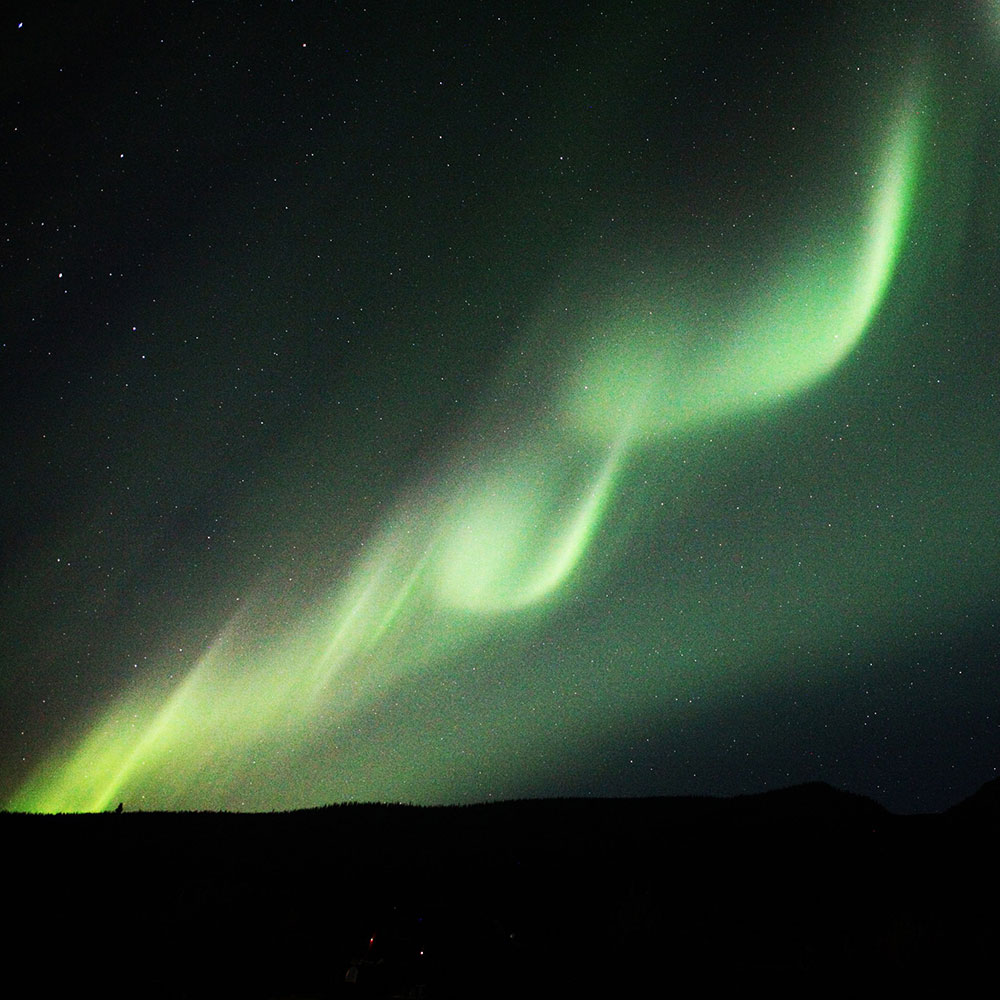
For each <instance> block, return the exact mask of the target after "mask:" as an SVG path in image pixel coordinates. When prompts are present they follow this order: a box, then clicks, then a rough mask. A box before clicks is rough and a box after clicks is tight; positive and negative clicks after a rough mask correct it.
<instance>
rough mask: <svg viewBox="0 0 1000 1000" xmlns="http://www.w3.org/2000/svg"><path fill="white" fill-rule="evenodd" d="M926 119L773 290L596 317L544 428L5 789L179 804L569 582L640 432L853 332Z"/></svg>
mask: <svg viewBox="0 0 1000 1000" xmlns="http://www.w3.org/2000/svg"><path fill="white" fill-rule="evenodd" d="M913 96H914V95H912V94H911V98H912V97H913ZM920 131H921V112H920V108H919V101H917V100H915V99H911V100H910V102H909V103H908V106H907V107H906V109H905V110H904V111H902V112H901V113H899V115H898V116H897V118H896V120H895V122H894V124H893V126H892V128H891V129H890V132H889V134H888V136H887V138H886V139H885V140H884V142H883V148H882V153H881V158H880V159H881V162H880V164H879V166H878V168H877V174H876V176H874V177H873V178H872V185H871V192H872V198H871V202H870V204H869V205H868V206H866V208H867V214H866V215H864V217H863V221H862V222H861V223H860V224H857V225H856V231H855V232H853V233H851V232H849V231H847V232H845V231H844V230H843V228H841V230H840V231H839V232H838V233H837V237H836V239H835V240H831V241H828V243H827V245H826V247H825V249H824V250H823V252H822V254H821V255H820V256H814V257H812V259H806V260H801V259H799V260H798V262H797V264H796V268H797V272H796V273H789V272H788V270H787V269H786V270H785V272H784V273H782V274H781V275H780V276H779V277H778V279H777V280H775V281H774V282H773V283H772V285H771V288H770V290H769V293H768V294H767V296H766V297H765V298H764V300H763V301H762V302H760V303H758V304H750V305H748V306H747V307H746V308H745V309H744V311H743V314H742V315H737V316H736V317H735V318H734V317H728V318H726V317H718V318H715V319H713V320H712V328H711V330H710V331H708V336H705V337H704V338H703V341H701V342H699V341H693V340H692V339H691V336H690V321H689V320H686V319H684V318H677V319H675V318H674V317H672V316H670V315H669V314H666V313H665V314H663V315H660V314H656V315H649V312H648V310H645V311H644V310H636V311H635V314H634V315H632V316H628V315H625V316H624V318H620V319H618V320H617V321H615V322H613V323H612V325H611V326H610V327H608V328H606V329H602V330H600V331H598V332H597V333H596V334H595V335H594V336H592V337H591V338H590V340H589V347H588V348H587V350H586V351H585V352H584V354H583V356H582V357H581V359H580V361H579V363H578V364H577V365H576V366H575V368H573V366H572V359H570V361H571V364H570V367H571V368H572V369H573V370H572V375H571V377H570V378H569V379H567V380H566V383H565V384H564V386H563V387H562V389H561V391H560V392H559V393H557V398H556V400H555V401H554V402H553V404H552V407H551V411H550V412H554V419H553V420H552V421H551V425H550V426H549V427H548V428H546V429H545V430H543V431H539V430H538V429H536V428H531V427H528V428H525V429H524V431H523V435H522V437H521V440H522V441H523V442H524V443H522V444H520V445H515V446H513V447H507V448H506V449H505V450H503V451H500V452H498V453H497V454H495V455H493V456H490V457H486V456H480V460H479V462H478V464H477V465H475V466H473V467H472V468H466V469H465V470H463V471H460V472H458V473H456V474H454V475H453V476H451V478H450V479H446V481H445V482H444V484H443V485H442V486H441V487H440V489H439V490H436V491H433V492H432V493H431V495H429V496H427V497H424V498H423V499H422V500H420V501H419V502H415V503H411V504H408V505H400V507H399V509H398V510H397V511H396V513H395V515H394V516H393V517H392V518H390V519H389V520H388V521H387V523H386V525H385V526H384V528H383V530H382V531H381V532H380V533H379V534H378V535H376V536H375V537H374V538H373V539H371V540H370V541H369V543H368V544H367V545H366V546H364V553H365V554H364V555H363V557H361V558H358V559H357V561H356V563H355V565H354V566H353V568H352V569H351V570H350V572H349V573H348V574H347V575H346V578H345V582H344V583H343V585H342V586H340V587H338V588H337V589H336V590H335V591H334V593H333V595H332V596H331V598H330V600H329V601H328V603H327V604H326V606H324V607H323V608H321V609H319V610H318V611H316V612H314V613H312V614H310V615H309V616H308V617H306V618H304V619H303V620H300V621H299V622H297V623H296V625H295V626H294V627H291V628H289V629H287V630H286V632H285V633H284V634H281V635H279V636H277V637H274V638H271V639H268V640H264V641H253V640H251V642H249V643H247V642H245V641H244V640H243V633H244V631H246V630H248V628H249V627H250V625H252V623H248V622H246V621H244V620H242V619H235V620H233V621H232V622H231V623H230V625H229V626H228V627H227V629H226V630H224V632H223V633H222V634H221V635H220V636H219V637H218V638H217V639H216V641H215V642H214V643H213V645H212V646H211V647H210V648H209V649H208V651H207V652H206V653H205V654H204V655H203V656H202V657H201V658H200V659H199V660H198V662H197V663H196V664H195V665H194V667H193V668H192V669H191V670H190V672H189V674H188V676H187V677H186V678H185V679H184V681H183V682H182V683H181V684H180V685H179V686H177V688H176V689H175V690H174V691H172V692H170V693H169V694H167V695H166V696H164V695H163V694H162V692H147V693H145V694H142V695H139V696H137V697H134V698H132V699H130V700H128V699H126V701H125V703H123V704H120V705H118V706H117V707H116V708H115V709H114V710H112V711H109V712H108V713H107V714H106V715H105V717H104V718H103V719H102V720H100V721H99V722H98V723H97V724H95V725H94V726H93V727H92V728H91V730H90V732H89V733H88V734H87V735H86V736H85V737H84V738H83V740H82V741H81V742H80V744H79V745H78V746H77V747H76V748H75V750H73V752H72V753H71V754H70V755H69V756H68V758H66V759H64V760H62V761H60V762H53V763H50V764H49V765H48V766H44V767H42V768H40V769H39V770H38V771H37V772H36V773H35V774H34V775H33V776H32V778H31V779H30V780H29V782H28V783H27V784H26V785H25V786H24V787H23V788H22V789H21V790H20V791H19V792H18V794H17V795H16V796H15V797H14V799H13V800H12V801H11V802H10V803H9V807H10V808H13V809H22V810H28V811H38V812H61V811H96V810H101V809H105V808H107V807H108V806H109V805H110V804H113V803H114V802H115V801H117V800H118V799H120V798H121V799H128V800H129V801H135V800H138V799H140V798H141V796H142V794H143V793H145V792H149V793H150V796H149V797H150V798H152V799H155V800H156V801H157V802H162V803H164V804H169V805H173V806H183V805H185V804H187V802H188V801H189V800H188V799H187V795H188V793H189V791H190V789H192V788H193V787H195V786H196V785H203V784H206V783H207V784H209V785H211V783H212V775H213V774H219V773H223V772H224V771H225V770H226V767H227V762H230V761H235V760H236V759H237V757H238V755H241V754H242V755H244V756H245V754H246V752H247V749H248V748H250V747H251V746H254V745H259V744H260V743H261V742H262V741H263V742H269V743H272V744H275V745H277V744H280V743H282V741H287V740H289V739H290V738H292V737H294V736H295V735H296V734H297V733H301V732H303V731H304V730H306V729H307V728H308V727H309V726H310V724H311V723H312V722H313V721H314V720H316V719H317V718H318V717H320V716H322V717H323V719H324V720H326V721H329V720H330V719H331V718H338V717H339V718H345V719H346V718H349V716H350V714H351V713H352V712H353V711H355V710H357V709H358V708H359V707H362V706H364V705H365V704H369V703H371V702H372V701H374V700H376V699H378V698H379V697H380V696H382V694H383V692H384V690H385V689H386V688H387V687H389V686H390V685H392V684H393V682H394V681H395V680H398V679H399V678H401V677H403V676H406V675H410V674H413V673H414V672H418V671H427V670H429V669H431V668H432V667H433V666H434V665H435V664H442V663H444V662H446V661H447V660H449V659H450V658H451V657H453V656H454V655H456V654H457V653H460V652H461V650H462V649H463V648H466V647H469V646H470V645H472V644H473V643H475V642H476V641H477V640H479V639H480V638H482V637H483V636H484V635H485V634H486V633H487V631H488V630H489V629H490V628H491V627H492V625H493V623H495V622H496V619H497V616H498V615H501V616H502V615H512V614H515V613H518V612H523V611H524V610H526V609H528V608H530V607H532V606H539V605H542V604H543V603H544V602H546V601H550V600H553V599H555V598H556V597H558V596H559V594H560V593H561V592H562V591H563V590H564V589H565V586H566V584H567V582H568V581H569V579H570V577H571V576H572V574H573V572H574V570H575V569H576V568H577V566H578V565H579V564H580V562H581V560H582V559H583V558H584V556H585V554H586V553H587V552H588V549H589V548H590V544H591V541H592V539H593V537H594V535H595V532H596V531H597V529H598V527H599V525H600V524H601V521H602V519H603V518H604V517H605V515H606V514H607V513H608V511H609V509H610V508H611V507H612V505H613V502H614V500H615V496H616V489H617V486H618V483H619V481H620V478H621V475H622V473H623V472H624V470H625V469H626V467H627V464H628V462H629V459H630V455H632V454H634V453H635V452H636V450H637V449H638V448H639V447H649V445H650V443H651V442H652V443H654V444H655V442H656V440H657V439H658V438H661V437H663V436H665V435H669V434H672V433H674V432H676V431H679V430H683V429H691V428H694V429H697V428H700V427H710V426H712V425H713V424H714V423H716V422H718V421H719V420H722V419H725V418H727V417H730V416H732V415H736V414H742V413H746V412H749V411H752V410H754V409H756V408H760V407H764V406H767V405H768V404H773V403H774V402H776V401H778V400H781V399H786V398H788V397H790V396H791V395H793V394H794V393H796V392H799V391H801V390H802V389H804V388H806V387H807V386H809V385H811V384H813V383H815V382H816V381H817V380H818V379H820V378H822V377H823V376H824V375H826V374H827V373H828V372H830V371H831V370H832V369H833V368H835V367H836V366H837V365H838V364H839V363H840V362H841V361H842V360H843V359H844V358H845V357H846V356H847V355H848V354H849V353H850V352H851V351H852V349H853V348H854V347H855V346H856V345H857V343H858V342H859V340H860V339H861V337H862V336H863V334H864V332H865V329H866V328H867V326H868V325H869V323H870V321H871V319H872V317H873V316H874V314H875V313H876V311H877V310H878V308H879V305H880V303H881V301H882V299H883V296H884V294H885V292H886V289H887V288H888V286H889V283H890V281H891V279H892V276H893V273H894V270H895V267H896V263H897V260H898V257H899V254H900V246H901V243H902V239H903V236H904V234H905V231H906V225H907V218H908V215H909V211H910V206H911V202H912V198H913V189H914V185H915V178H916V174H917V170H918V161H919V139H920ZM680 329H684V330H685V337H684V339H683V340H680V339H679V338H677V337H675V336H674V335H673V334H672V331H674V330H680ZM720 331H721V335H720ZM702 342H703V343H707V344H708V347H707V348H706V347H702V346H701V343H702ZM554 470H555V471H554Z"/></svg>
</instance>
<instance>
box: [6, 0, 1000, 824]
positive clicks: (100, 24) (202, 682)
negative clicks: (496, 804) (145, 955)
mask: <svg viewBox="0 0 1000 1000" xmlns="http://www.w3.org/2000/svg"><path fill="white" fill-rule="evenodd" d="M21 6H22V8H23V9H22V12H21V14H20V15H18V16H14V17H11V16H10V15H8V16H7V19H6V20H5V21H4V22H3V23H2V25H0V101H2V106H0V136H2V138H0V184H2V186H0V191H2V197H0V207H2V230H0V239H2V243H0V290H2V294H0V320H2V327H0V335H2V354H0V359H2V362H0V363H2V378H3V382H2V391H3V414H4V417H3V421H2V428H3V430H2V433H3V441H2V451H0V468H2V505H3V508H2V513H3V517H2V536H0V543H2V546H3V548H2V552H3V556H2V568H0V572H2V616H0V625H2V628H0V637H2V644H3V646H2V661H0V662H2V673H0V685H2V686H0V803H5V804H6V805H7V807H8V808H17V809H30V810H41V811H65V810H98V809H105V808H109V807H113V806H114V805H116V804H117V803H118V802H119V801H123V802H124V803H125V806H126V808H144V809H154V808H171V809H172V808H179V809H195V808H197V809H247V810H251V809H252V810H268V809H286V808H293V807H301V806H313V805H320V804H324V803H328V802H337V801H344V800H382V801H407V802H416V803H452V802H469V801H481V800H488V799H501V798H516V797H526V796H565V795H601V796H612V795H613V796H618V795H677V794H685V795H686V794H710V795H732V794H740V793H752V792H759V791H764V790H767V789H771V788H776V787H780V786H785V785H789V784H792V783H797V782H804V781H811V780H822V781H827V782H830V783H831V784H834V785H837V786H839V787H842V788H845V789H849V790H852V791H855V792H861V793H864V794H867V795H870V796H873V797H874V798H876V799H877V800H878V801H880V802H882V803H883V804H884V805H886V806H888V807H889V808H891V809H894V810H897V811H903V812H913V811H916V812H922V811H931V810H937V809H941V808H944V807H947V806H948V805H951V804H952V803H954V802H957V801H958V800H960V799H961V798H962V797H964V796H966V795H968V794H970V793H971V792H973V791H974V790H975V789H976V788H978V787H979V786H980V785H981V784H982V783H983V782H985V781H987V780H989V779H990V778H993V777H995V776H996V774H997V766H998V762H1000V707H998V706H1000V629H998V628H997V621H998V617H1000V572H998V571H1000V500H998V484H1000V395H998V389H1000V330H998V325H1000V319H998V317H1000V286H998V280H997V275H998V274H1000V267H998V263H997V257H998V249H997V248H998V240H1000V155H998V150H1000V117H998V113H1000V112H998V109H1000V4H996V3H989V2H985V0H983V2H976V3H969V4H954V3H945V2H940V3H912V4H911V3H905V2H902V3H897V4H888V3H881V2H877V3H876V2H871V3H851V2H847V3H838V4H801V3H788V4H782V3H776V4H764V3H759V4H758V3H736V2H731V3H727V2H692V3H684V4H673V3H611V4H606V5H600V4H596V5H591V4H580V5H575V4H571V5H568V6H567V5H565V4H560V5H546V4H541V3H539V4H524V5H515V6H516V7H517V9H516V10H513V11H512V10H511V9H510V8H511V5H509V4H500V5H493V4H488V3H468V4H466V3H461V2H459V3H455V2H452V3H449V4H400V5H398V6H396V5H389V4H380V3H374V4H369V5H368V6H367V7H365V6H363V5H361V4H355V3H342V4H337V3H318V2H317V3H304V2H280V3H279V2H274V3H263V4H260V5H251V4H246V3H201V2H199V3H174V4H142V3H91V4H39V3H31V4H22V5H21ZM394 8H395V9H394ZM814 8H815V9H814ZM570 12H572V16H571V13H570ZM19 22H20V23H19Z"/></svg>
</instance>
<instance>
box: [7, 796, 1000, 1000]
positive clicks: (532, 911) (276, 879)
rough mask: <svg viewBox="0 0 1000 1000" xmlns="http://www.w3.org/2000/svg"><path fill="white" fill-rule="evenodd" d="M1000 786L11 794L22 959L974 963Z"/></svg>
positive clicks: (429, 987)
mask: <svg viewBox="0 0 1000 1000" xmlns="http://www.w3.org/2000/svg"><path fill="white" fill-rule="evenodd" d="M998 809H1000V794H998V788H997V786H996V783H994V784H993V785H990V786H987V787H986V788H985V789H984V790H983V791H982V792H981V793H979V795H978V796H976V797H974V798H973V799H972V800H970V801H969V802H968V803H966V804H963V806H962V807H959V808H957V809H955V810H952V811H950V812H949V813H947V814H945V815H943V816H932V817H897V816H892V815H890V814H888V813H886V812H885V811H884V810H883V809H881V808H880V807H879V806H878V805H876V804H875V803H873V802H871V801H869V800H867V799H863V798H858V797H856V796H852V795H847V794H844V793H841V792H837V791H835V790H834V789H831V788H829V787H827V786H824V785H809V786H804V787H800V788H794V789H789V790H787V791H783V792H775V793H770V794H767V795H762V796H753V797H747V798H740V799H733V800H715V799H633V800H597V801H581V800H566V801H534V802H515V803H503V804H496V805H483V806H467V807H449V808H434V809H420V808H413V807H405V806H376V805H371V806H368V805H364V806H361V805H349V806H334V807H329V808H325V809H317V810H311V811H308V812H300V813H290V814H273V815H234V814H209V813H199V814H164V813H128V812H125V813H124V814H122V815H110V814H109V815H98V816H55V817H51V816H49V817H39V816H20V815H3V816H0V830H2V831H3V833H2V836H3V842H4V845H5V847H6V851H5V856H6V858H7V863H8V872H9V875H8V879H7V880H6V881H7V890H8V891H7V893H6V907H5V908H6V910H7V915H8V917H9V918H10V919H11V920H12V925H13V929H12V930H10V931H8V932H6V934H5V935H4V936H5V938H6V940H5V941H4V952H5V955H6V962H7V966H8V968H7V969H6V970H5V971H6V972H7V974H8V975H7V977H5V978H8V979H9V978H10V976H11V975H12V974H16V975H17V978H18V979H21V980H22V981H25V982H27V983H31V984H33V987H32V991H33V992H34V991H35V990H37V991H38V992H37V993H36V994H35V995H53V996H54V995H59V994H60V993H62V995H74V994H75V993H77V992H81V993H82V992H87V993H89V992H90V991H91V990H92V989H96V991H97V996H99V997H105V996H126V995H127V996H170V997H183V996H192V997H194V996H232V997H241V996H245V997H302V998H306V997H325V996H329V997H342V996H345V997H346V996H357V997H362V996H385V997H389V996H400V997H428V998H433V997H507V996H535V995H538V996H585V995H606V996H650V995H664V994H666V993H668V992H670V993H672V992H675V991H676V990H677V989H680V988H688V987H691V986H694V985H697V986H704V987H707V988H708V989H712V988H713V986H716V985H723V986H726V985H739V984H749V983H751V982H756V983H761V982H763V983H765V984H767V983H771V984H773V985H775V986H777V985H779V984H788V985H791V986H793V987H800V988H805V989H811V988H813V987H815V986H822V985H824V984H825V983H828V982H840V983H843V984H844V985H847V986H850V985H851V984H854V985H855V986H860V985H862V984H864V983H872V982H874V981H878V982H883V983H886V984H891V983H893V982H894V981H902V980H910V981H912V980H914V979H924V980H926V979H929V978H934V979H939V980H946V981H953V982H955V983H959V982H961V981H962V979H963V978H965V977H966V976H969V975H971V974H972V973H973V972H975V971H976V970H979V971H989V970H991V969H992V968H993V963H994V961H995V955H996V953H997V947H998V942H1000V917H998V911H997V905H996V904H997V888H998V883H1000V879H998V875H997V864H996V861H995V855H996V847H995V845H996V834H997V832H998V830H1000V823H998ZM39 946H40V952H41V954H42V956H44V957H43V959H42V960H41V962H39V960H38V959H37V958H35V957H33V956H34V955H36V954H37V953H38V951H39ZM25 977H26V978H25Z"/></svg>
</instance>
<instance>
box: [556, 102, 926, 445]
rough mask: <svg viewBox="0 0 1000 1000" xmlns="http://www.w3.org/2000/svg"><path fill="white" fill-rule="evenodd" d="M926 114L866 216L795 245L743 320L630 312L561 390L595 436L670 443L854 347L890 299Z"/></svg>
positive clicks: (916, 119) (899, 133) (805, 381)
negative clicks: (626, 432)
mask: <svg viewBox="0 0 1000 1000" xmlns="http://www.w3.org/2000/svg"><path fill="white" fill-rule="evenodd" d="M920 126H921V117H920V112H919V109H918V108H917V106H916V101H913V102H912V105H911V107H910V108H908V109H907V110H906V111H904V112H903V113H901V114H900V115H899V117H898V120H897V122H896V123H895V125H894V126H893V128H892V131H891V133H890V136H889V139H888V141H887V142H886V143H885V145H884V149H883V153H882V157H881V165H880V167H879V168H878V171H877V173H876V174H875V176H873V178H872V182H871V190H872V196H871V201H870V204H869V206H868V212H867V215H862V216H860V217H859V218H858V219H856V220H855V222H854V224H853V229H846V228H845V227H831V231H830V234H829V235H828V236H827V238H826V240H824V241H823V242H822V243H821V244H819V245H813V246H806V247H798V248H796V249H795V251H794V253H793V254H789V255H788V258H787V263H786V265H785V266H784V267H782V268H781V269H780V270H779V273H778V274H777V276H776V277H775V278H774V280H773V281H772V282H771V284H770V286H769V288H768V290H767V293H766V296H764V297H763V298H762V300H761V301H758V302H756V303H753V304H751V305H750V306H749V307H748V308H747V309H745V310H744V312H743V314H742V315H737V316H736V317H715V318H706V317H704V316H676V317H674V316H669V315H666V316H664V315H660V314H655V315H654V314H651V312H650V310H649V309H648V308H646V306H645V305H643V306H642V307H641V308H640V309H639V310H638V316H636V317H630V316H628V315H624V316H622V317H620V318H619V319H618V321H617V322H616V323H615V324H614V326H613V327H612V328H611V329H609V330H607V331H602V332H601V334H600V335H599V336H598V337H596V338H595V340H596V343H595V344H594V345H593V346H591V348H590V349H589V351H588V352H587V353H586V355H585V357H584V359H583V362H582V364H581V365H580V366H579V368H578V370H577V371H576V373H575V374H574V376H573V378H572V379H571V380H570V382H569V385H568V387H567V389H566V391H565V393H564V397H563V407H564V409H565V410H566V412H567V413H568V414H569V419H570V420H571V421H572V422H574V423H575V424H576V426H578V427H579V428H581V429H582V430H583V431H585V432H586V434H587V435H588V436H593V437H598V438H601V437H607V436H609V435H616V434H618V433H620V431H621V428H623V427H626V426H627V427H630V428H631V429H632V432H633V433H634V434H635V435H637V436H647V435H663V434H669V433H671V432H674V431H676V430H678V429H681V428H686V427H690V426H692V425H697V424H702V423H706V422H711V421H715V420H718V419H720V418H725V417H727V416H731V415H733V414H737V413H740V412H743V411H746V410H750V409H753V408H757V407H761V406H764V405H767V404H770V403H773V402H775V401H777V400H780V399H783V398H787V397H789V396H790V395H792V394H794V393H796V392H800V391H801V390H803V389H804V388H806V387H808V386H809V385H811V384H813V383H814V382H816V381H817V380H819V379H820V378H822V377H823V376H824V375H826V374H828V373H829V372H830V371H832V370H833V369H834V368H835V367H836V366H837V365H838V364H839V363H840V362H841V361H842V360H843V359H844V358H845V357H847V356H848V354H850V352H851V351H852V350H853V349H854V348H855V347H856V346H857V344H858V342H859V341H860V339H861V337H862V336H863V334H864V332H865V330H866V329H867V327H868V326H869V324H870V322H871V320H872V318H873V316H874V315H875V313H876V312H877V311H878V308H879V306H880V304H881V302H882V300H883V297H884V295H885V292H886V289H887V288H888V287H889V283H890V281H891V279H892V275H893V272H894V269H895V266H896V262H897V260H898V257H899V252H900V247H901V244H902V239H903V235H904V233H905V232H906V223H907V219H908V216H909V212H910V206H911V204H912V200H913V191H914V187H915V181H916V175H917V169H918V161H919V155H918V154H919V138H920Z"/></svg>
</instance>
